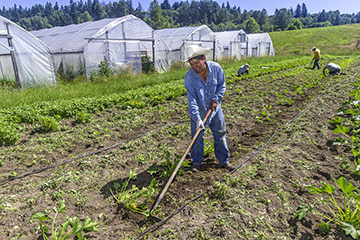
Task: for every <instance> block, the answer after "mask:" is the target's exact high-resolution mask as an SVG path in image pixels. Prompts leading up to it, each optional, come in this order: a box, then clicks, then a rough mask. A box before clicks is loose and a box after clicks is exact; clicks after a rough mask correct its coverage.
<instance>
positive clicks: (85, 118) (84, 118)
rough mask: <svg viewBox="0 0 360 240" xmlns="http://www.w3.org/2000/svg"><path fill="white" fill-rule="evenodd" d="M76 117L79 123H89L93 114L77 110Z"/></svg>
mask: <svg viewBox="0 0 360 240" xmlns="http://www.w3.org/2000/svg"><path fill="white" fill-rule="evenodd" d="M74 118H75V122H77V123H87V122H90V120H91V114H90V113H86V112H77V113H76V115H75V117H74Z"/></svg>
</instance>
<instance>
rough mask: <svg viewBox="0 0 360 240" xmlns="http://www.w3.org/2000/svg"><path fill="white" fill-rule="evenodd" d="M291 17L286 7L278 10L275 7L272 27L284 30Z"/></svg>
mask: <svg viewBox="0 0 360 240" xmlns="http://www.w3.org/2000/svg"><path fill="white" fill-rule="evenodd" d="M291 19H292V14H291V12H290V11H289V10H287V9H286V8H282V9H280V10H278V9H276V10H275V15H274V18H273V24H274V28H275V29H276V30H282V31H284V30H285V29H286V28H287V26H288V25H289V24H290V22H291Z"/></svg>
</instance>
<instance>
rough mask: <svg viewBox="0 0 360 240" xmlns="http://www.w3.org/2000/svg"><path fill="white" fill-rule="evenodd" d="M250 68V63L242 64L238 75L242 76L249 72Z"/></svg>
mask: <svg viewBox="0 0 360 240" xmlns="http://www.w3.org/2000/svg"><path fill="white" fill-rule="evenodd" d="M249 68H250V65H249V64H245V65H242V66H241V67H240V68H239V69H238V72H237V77H240V76H241V75H246V74H249Z"/></svg>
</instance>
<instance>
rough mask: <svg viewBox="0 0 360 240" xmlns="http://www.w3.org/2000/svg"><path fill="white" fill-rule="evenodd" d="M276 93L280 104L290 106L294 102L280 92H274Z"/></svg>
mask: <svg viewBox="0 0 360 240" xmlns="http://www.w3.org/2000/svg"><path fill="white" fill-rule="evenodd" d="M276 95H278V97H279V98H280V99H279V103H280V105H286V106H291V105H292V104H293V103H294V100H292V99H290V98H287V97H285V96H284V95H282V94H280V93H276Z"/></svg>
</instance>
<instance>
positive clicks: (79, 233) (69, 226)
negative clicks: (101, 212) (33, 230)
mask: <svg viewBox="0 0 360 240" xmlns="http://www.w3.org/2000/svg"><path fill="white" fill-rule="evenodd" d="M53 210H54V212H55V215H54V216H53V217H50V216H49V215H48V214H46V213H42V212H38V213H35V214H33V215H32V216H31V220H33V219H37V220H38V221H39V227H40V230H41V233H42V236H43V238H44V239H46V240H49V239H51V240H65V239H69V238H70V237H72V238H73V237H75V236H76V237H77V239H78V240H83V239H86V238H85V236H84V232H99V230H98V229H97V227H98V222H97V220H95V221H92V219H91V218H90V217H87V218H86V220H85V222H84V223H82V222H81V220H80V219H79V218H77V217H72V218H67V221H66V222H64V223H63V224H61V225H60V226H58V227H55V222H56V218H57V216H58V214H59V213H65V212H66V206H65V203H64V201H63V200H62V201H60V205H59V208H57V209H55V208H54V209H53ZM47 221H51V238H49V237H48V231H49V228H48V227H47V226H46V225H45V224H44V222H47Z"/></svg>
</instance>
